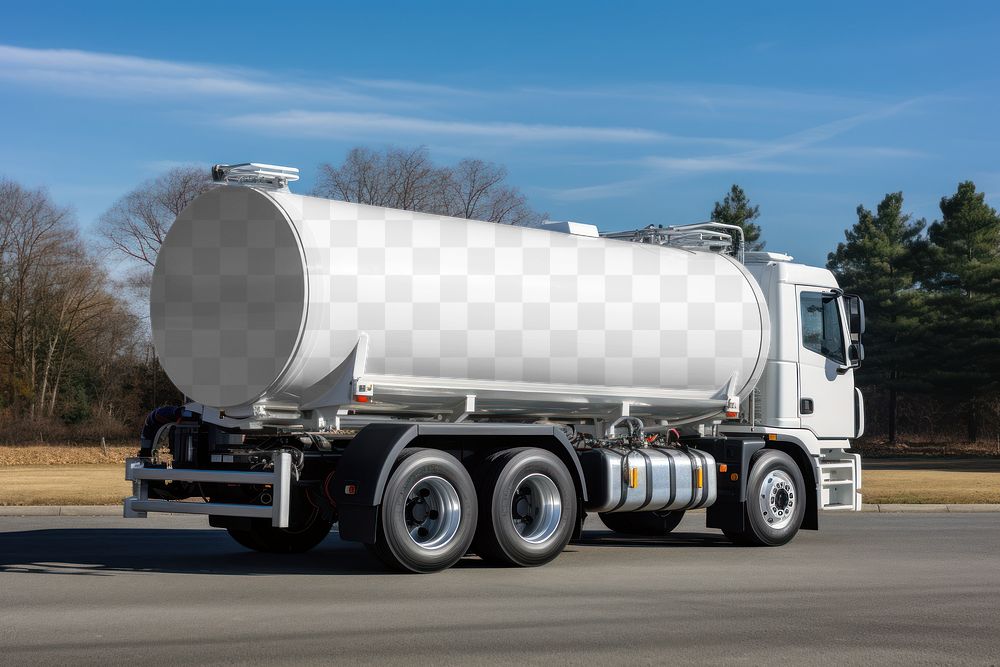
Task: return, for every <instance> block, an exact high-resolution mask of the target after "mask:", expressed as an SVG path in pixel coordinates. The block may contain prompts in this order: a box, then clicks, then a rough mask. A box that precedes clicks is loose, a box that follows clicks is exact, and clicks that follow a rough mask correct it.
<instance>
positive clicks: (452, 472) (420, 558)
mask: <svg viewBox="0 0 1000 667" xmlns="http://www.w3.org/2000/svg"><path fill="white" fill-rule="evenodd" d="M477 510H478V508H477V506H476V488H475V486H474V485H473V483H472V478H471V477H470V476H469V473H468V471H467V470H466V469H465V468H464V467H463V466H462V464H461V463H459V461H458V459H456V458H455V457H454V456H452V455H451V454H448V453H447V452H442V451H438V450H434V449H413V450H407V451H404V452H403V455H401V456H400V458H399V459H398V460H397V463H396V468H395V470H393V472H392V474H391V475H390V476H389V481H388V482H387V483H386V487H385V493H384V494H383V496H382V506H381V507H380V508H379V517H378V525H377V533H376V536H375V544H374V545H373V546H372V551H374V552H375V554H376V555H378V557H379V558H380V559H381V560H382V561H383V562H385V563H386V564H387V565H389V566H390V567H393V568H396V569H400V570H407V571H410V572H437V571H438V570H444V569H446V568H449V567H451V566H452V565H454V564H455V563H456V562H457V561H458V559H460V558H461V557H462V556H463V555H465V552H466V551H467V550H468V549H469V545H470V544H472V538H473V536H474V534H475V531H476V520H477V514H478V511H477Z"/></svg>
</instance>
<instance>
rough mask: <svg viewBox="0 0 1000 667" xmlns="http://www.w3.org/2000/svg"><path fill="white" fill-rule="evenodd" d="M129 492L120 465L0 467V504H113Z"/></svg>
mask: <svg viewBox="0 0 1000 667" xmlns="http://www.w3.org/2000/svg"><path fill="white" fill-rule="evenodd" d="M131 494H132V483H131V482H126V481H125V468H124V466H122V465H29V466H5V467H0V505H114V504H119V503H121V502H122V498H124V497H125V496H128V495H131Z"/></svg>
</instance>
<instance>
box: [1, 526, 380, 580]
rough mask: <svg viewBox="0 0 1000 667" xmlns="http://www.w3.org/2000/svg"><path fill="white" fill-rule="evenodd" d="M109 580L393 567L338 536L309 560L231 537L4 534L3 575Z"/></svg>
mask: <svg viewBox="0 0 1000 667" xmlns="http://www.w3.org/2000/svg"><path fill="white" fill-rule="evenodd" d="M13 572H18V573H25V574H63V575H96V576H102V575H103V576H109V575H113V574H119V573H126V572H160V573H179V574H221V575H239V576H253V575H272V574H282V575H294V574H326V575H371V574H387V573H388V571H387V570H386V568H385V567H384V566H383V565H382V564H381V563H380V562H379V561H378V560H377V559H376V558H375V557H374V556H371V555H369V554H368V552H367V550H366V549H365V548H364V547H363V546H362V545H360V544H354V543H349V542H342V541H340V540H339V539H338V538H337V536H336V533H331V535H330V537H328V538H327V539H326V540H325V541H324V542H323V543H322V544H321V545H319V546H318V547H316V548H315V549H313V550H312V551H310V552H308V553H304V554H264V553H257V552H254V551H248V550H246V549H244V548H243V547H241V546H239V545H237V544H236V543H235V542H234V541H233V540H232V539H231V538H230V537H229V536H228V535H227V534H226V533H225V531H221V530H219V531H214V530H184V529H155V528H149V529H147V528H117V529H115V528H108V529H100V528H98V529H82V528H79V529H77V528H61V529H52V530H28V531H22V532H5V533H0V573H13Z"/></svg>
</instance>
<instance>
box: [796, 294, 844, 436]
mask: <svg viewBox="0 0 1000 667" xmlns="http://www.w3.org/2000/svg"><path fill="white" fill-rule="evenodd" d="M796 291H797V297H798V298H797V300H796V301H797V304H798V311H799V406H798V407H799V416H800V418H801V419H802V427H803V428H808V429H809V430H811V431H812V432H813V433H815V434H816V437H817V438H851V437H854V433H855V415H854V407H855V406H854V401H855V396H854V369H853V368H851V366H850V364H849V363H848V340H849V337H848V335H847V327H846V322H845V317H844V310H843V305H842V300H841V298H840V292H839V291H836V292H834V291H831V290H829V289H826V290H824V289H822V288H819V287H809V286H798V287H797V288H796Z"/></svg>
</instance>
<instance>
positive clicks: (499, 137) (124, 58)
mask: <svg viewBox="0 0 1000 667" xmlns="http://www.w3.org/2000/svg"><path fill="white" fill-rule="evenodd" d="M807 4H809V6H805V5H807ZM693 5H697V6H693ZM751 5H752V6H751ZM3 15H4V19H3V21H2V22H0V128H2V129H0V137H2V139H0V174H3V175H6V176H8V177H12V178H15V179H17V180H19V181H21V182H22V183H25V184H27V185H32V186H36V185H44V186H47V187H48V188H49V189H50V191H51V192H52V194H53V195H54V196H55V197H56V199H57V200H58V201H59V202H60V203H63V204H67V205H72V206H73V207H74V208H75V210H76V213H77V217H78V219H79V220H80V223H81V225H83V226H84V227H85V228H86V227H89V226H90V225H91V224H92V223H93V221H94V220H95V219H96V218H97V216H99V215H100V213H101V212H102V211H104V210H105V209H106V208H107V207H108V206H110V205H111V203H112V202H113V201H114V200H115V199H116V198H117V197H119V196H121V195H122V194H124V193H125V192H126V191H128V190H129V189H131V188H132V187H134V186H135V185H136V184H138V183H139V182H141V181H142V180H144V179H147V178H150V177H152V176H155V175H156V174H157V173H158V172H159V171H160V170H163V169H165V168H168V167H170V166H173V165H176V164H184V163H201V164H205V165H210V164H212V163H215V162H240V161H249V160H253V161H262V162H272V163H277V164H287V165H293V166H298V167H300V168H301V169H302V171H303V180H302V181H301V182H300V183H299V184H298V187H297V188H296V189H297V190H298V191H300V192H306V191H308V190H309V189H310V188H311V186H312V177H313V174H314V173H315V170H316V165H318V164H319V163H321V162H325V161H334V162H335V161H338V160H340V159H341V158H342V156H343V154H344V152H345V151H346V149H348V148H349V147H351V146H354V145H370V146H376V147H381V146H385V145H396V146H416V145H421V144H423V145H426V146H428V148H429V149H430V151H431V154H432V156H433V157H434V158H435V159H437V160H438V161H441V162H450V161H454V160H457V159H459V158H461V157H466V156H473V157H480V158H484V159H488V160H492V161H496V162H499V163H502V164H504V165H506V166H507V167H508V169H509V171H510V180H511V182H512V183H514V184H515V185H518V186H519V187H521V189H522V190H523V191H524V192H525V193H526V194H527V195H528V196H529V198H530V200H531V202H532V204H533V205H534V206H535V208H538V209H541V210H544V211H547V212H548V213H549V214H550V216H551V217H553V218H555V219H574V220H579V221H584V222H593V223H596V224H598V225H599V226H600V227H601V228H602V229H609V230H610V229H623V228H627V227H633V226H634V227H639V226H643V225H646V224H650V223H664V224H679V223H687V222H694V221H699V220H703V219H705V218H706V217H707V215H708V213H709V211H710V210H711V206H712V203H713V202H714V201H715V200H716V199H721V197H722V195H723V194H724V193H725V191H726V190H727V189H728V187H729V186H730V184H732V183H739V184H741V185H742V186H743V187H744V188H745V189H746V190H747V192H748V194H749V195H750V196H751V198H752V199H753V200H754V201H755V202H756V203H758V204H760V206H761V213H762V218H761V221H760V222H761V224H762V226H763V227H764V230H765V237H766V239H767V241H768V248H769V249H773V250H782V251H787V252H790V253H791V254H793V255H795V256H796V257H797V258H798V259H800V260H803V261H806V262H810V263H822V262H824V261H825V257H826V253H827V252H828V251H829V250H831V249H832V248H833V247H834V246H835V244H836V243H837V241H839V240H841V239H842V238H843V230H844V228H845V227H847V226H849V225H850V224H852V222H853V221H854V220H855V213H854V209H855V207H856V206H857V205H858V204H859V203H864V204H865V205H867V206H869V207H874V206H875V205H876V204H877V202H878V201H879V200H880V199H881V197H882V196H883V195H884V194H885V193H886V192H890V191H896V190H902V191H903V192H904V194H905V196H906V201H907V208H908V209H909V210H910V211H912V212H913V213H915V214H916V215H917V216H925V217H928V218H929V219H933V218H934V217H935V216H936V215H937V213H938V210H937V202H938V200H939V199H940V197H941V196H942V195H945V194H949V193H951V192H953V191H954V190H955V186H956V184H957V183H958V182H959V181H960V180H964V179H972V180H974V181H975V182H976V183H977V185H978V186H979V187H980V189H981V190H984V191H986V192H987V196H988V197H989V198H990V201H991V203H992V204H993V205H994V206H996V205H1000V150H998V149H1000V133H998V131H997V125H996V124H997V118H1000V86H998V84H1000V67H998V65H1000V55H998V52H997V49H996V39H997V35H998V29H1000V5H997V4H996V3H987V2H983V3H961V2H949V3H943V2H942V3H912V2H911V3H871V2H866V3H849V2H841V3H836V6H831V5H830V4H829V3H824V5H823V6H819V5H811V4H810V3H787V4H785V3H774V2H769V3H760V4H754V3H739V4H736V3H734V4H732V5H729V4H723V3H684V4H683V5H680V4H677V5H672V4H668V3H639V2H636V3H625V2H619V3H589V2H574V3H548V4H543V3H514V2H506V3H478V4H473V3H468V4H459V3H454V4H452V3H444V2H408V3H386V4H381V5H376V4H375V3H349V4H342V3H322V4H315V5H312V4H310V3H307V2H298V3H274V2H270V3H254V2H243V3H236V4H234V3H183V2H175V3H155V4H154V3H148V4H147V3H128V4H126V3H107V4H101V3H66V4H61V3H52V2H48V3H16V4H11V5H9V6H6V7H5V8H4V12H3Z"/></svg>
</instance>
